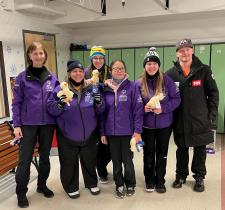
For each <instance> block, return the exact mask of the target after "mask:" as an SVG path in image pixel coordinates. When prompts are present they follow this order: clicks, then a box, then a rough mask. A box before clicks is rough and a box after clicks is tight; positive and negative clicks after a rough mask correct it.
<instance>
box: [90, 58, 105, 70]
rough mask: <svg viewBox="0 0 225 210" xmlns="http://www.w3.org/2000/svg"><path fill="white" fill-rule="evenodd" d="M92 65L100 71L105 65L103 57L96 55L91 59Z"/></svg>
mask: <svg viewBox="0 0 225 210" xmlns="http://www.w3.org/2000/svg"><path fill="white" fill-rule="evenodd" d="M92 63H93V65H94V66H95V68H96V69H101V68H102V66H103V65H104V63H105V58H104V56H101V55H96V56H94V57H93V58H92Z"/></svg>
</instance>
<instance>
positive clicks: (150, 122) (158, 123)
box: [138, 74, 181, 129]
mask: <svg viewBox="0 0 225 210" xmlns="http://www.w3.org/2000/svg"><path fill="white" fill-rule="evenodd" d="M163 78H164V90H163V91H164V92H163V93H164V95H165V98H164V99H163V100H162V101H160V105H161V109H162V113H161V114H155V113H154V112H145V113H144V122H143V127H146V128H152V129H154V128H166V127H169V126H170V125H171V124H172V122H173V110H175V109H176V108H177V107H178V106H179V104H180V101H181V99H180V92H179V89H178V88H176V84H175V83H174V82H173V80H172V79H170V78H169V77H168V76H167V75H165V74H164V75H163ZM147 81H148V87H149V90H150V92H151V90H153V93H154V92H155V88H156V78H154V79H148V80H147ZM138 83H139V84H140V81H138ZM142 98H143V103H144V106H145V105H146V104H147V103H148V101H149V99H150V98H144V97H142Z"/></svg>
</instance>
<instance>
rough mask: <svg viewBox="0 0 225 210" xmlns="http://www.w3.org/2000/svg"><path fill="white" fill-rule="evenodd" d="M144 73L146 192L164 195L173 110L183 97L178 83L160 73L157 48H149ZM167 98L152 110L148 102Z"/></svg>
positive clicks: (141, 83) (142, 87)
mask: <svg viewBox="0 0 225 210" xmlns="http://www.w3.org/2000/svg"><path fill="white" fill-rule="evenodd" d="M143 65H144V68H145V70H144V73H143V75H142V76H141V78H140V80H139V81H138V82H140V86H141V94H142V98H143V103H144V105H145V114H144V121H143V133H142V139H143V141H144V142H145V145H144V175H145V184H146V191H147V192H153V191H154V189H156V191H157V192H158V193H165V192H166V187H165V179H164V177H165V174H166V163H167V153H168V145H169V139H170V135H171V131H172V128H171V124H172V122H173V110H174V109H176V108H177V107H178V105H179V104H180V93H179V90H178V89H177V88H176V85H175V83H174V82H173V81H172V80H171V79H170V78H169V77H168V76H166V75H165V74H163V73H161V72H160V71H159V67H160V59H159V56H158V54H157V52H156V49H155V48H150V49H149V51H148V52H147V53H146V55H145V58H144V62H143ZM159 94H163V96H164V98H163V99H162V100H161V101H160V102H159V103H157V106H156V107H154V108H151V107H149V106H148V105H147V103H148V101H149V100H150V99H151V98H152V97H153V96H156V95H159Z"/></svg>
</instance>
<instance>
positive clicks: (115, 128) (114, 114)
mask: <svg viewBox="0 0 225 210" xmlns="http://www.w3.org/2000/svg"><path fill="white" fill-rule="evenodd" d="M114 100H115V103H114V123H113V127H114V135H116V128H115V124H116V95H114Z"/></svg>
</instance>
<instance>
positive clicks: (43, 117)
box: [41, 85, 45, 124]
mask: <svg viewBox="0 0 225 210" xmlns="http://www.w3.org/2000/svg"><path fill="white" fill-rule="evenodd" d="M41 98H42V123H43V124H44V119H45V116H44V114H45V113H44V95H43V85H41Z"/></svg>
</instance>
